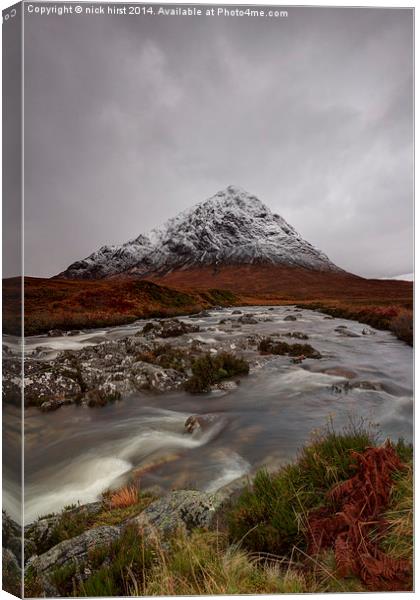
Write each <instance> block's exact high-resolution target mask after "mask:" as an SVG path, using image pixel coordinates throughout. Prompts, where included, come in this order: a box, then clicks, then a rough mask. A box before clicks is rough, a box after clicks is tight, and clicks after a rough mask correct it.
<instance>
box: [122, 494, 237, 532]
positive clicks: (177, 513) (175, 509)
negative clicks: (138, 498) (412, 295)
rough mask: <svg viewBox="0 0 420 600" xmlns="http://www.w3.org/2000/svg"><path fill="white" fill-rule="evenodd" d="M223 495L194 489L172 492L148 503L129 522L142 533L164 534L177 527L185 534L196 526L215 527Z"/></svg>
mask: <svg viewBox="0 0 420 600" xmlns="http://www.w3.org/2000/svg"><path fill="white" fill-rule="evenodd" d="M226 500H227V497H226V494H222V493H218V492H216V493H214V494H210V493H206V492H198V491H194V490H183V491H176V492H172V493H171V494H169V495H168V496H165V497H164V498H160V499H159V500H156V502H152V504H150V505H149V506H148V507H147V508H146V509H145V510H144V511H143V512H142V513H141V514H140V515H139V516H137V517H135V518H134V519H133V520H132V521H131V522H132V523H134V524H135V525H137V526H138V527H139V529H140V530H141V531H143V532H144V533H145V534H146V535H156V534H157V535H159V536H163V537H165V536H167V535H169V534H171V533H173V532H175V531H177V530H182V531H184V532H185V533H189V532H191V531H192V530H193V529H196V528H199V527H200V528H206V529H211V528H216V527H217V523H218V520H219V517H220V513H219V511H220V509H221V508H222V506H223V505H224V503H225V502H226Z"/></svg>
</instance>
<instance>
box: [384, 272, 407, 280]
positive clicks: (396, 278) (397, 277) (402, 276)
mask: <svg viewBox="0 0 420 600" xmlns="http://www.w3.org/2000/svg"><path fill="white" fill-rule="evenodd" d="M380 279H394V280H395V281H414V273H405V274H404V275H395V276H394V277H381V278H380Z"/></svg>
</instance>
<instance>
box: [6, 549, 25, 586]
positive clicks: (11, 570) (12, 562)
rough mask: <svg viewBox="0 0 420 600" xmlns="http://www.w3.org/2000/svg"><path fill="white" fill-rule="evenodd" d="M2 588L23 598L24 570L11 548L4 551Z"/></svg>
mask: <svg viewBox="0 0 420 600" xmlns="http://www.w3.org/2000/svg"><path fill="white" fill-rule="evenodd" d="M2 567H3V570H2V588H3V590H5V591H6V592H9V594H13V596H18V597H22V570H21V568H20V565H19V563H18V561H17V559H16V556H15V555H14V554H13V552H12V551H11V550H9V548H3V549H2Z"/></svg>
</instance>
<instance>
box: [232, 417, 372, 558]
mask: <svg viewBox="0 0 420 600" xmlns="http://www.w3.org/2000/svg"><path fill="white" fill-rule="evenodd" d="M373 443H374V436H373V434H372V433H371V431H369V429H368V428H365V427H364V426H349V427H348V428H347V430H346V431H344V432H343V433H336V432H335V431H334V429H333V428H332V426H329V428H328V430H327V432H326V433H325V432H324V433H320V434H318V436H317V437H315V438H314V439H313V441H312V443H311V444H310V445H308V446H305V447H304V448H303V449H302V451H301V453H300V455H299V457H298V460H297V462H295V463H292V464H289V465H286V466H285V467H284V468H282V469H281V470H280V471H279V472H278V473H274V474H270V473H268V472H267V471H264V470H262V471H260V472H259V473H257V476H256V477H255V480H254V483H253V485H252V486H249V487H248V488H247V489H245V490H244V491H243V492H242V494H241V496H240V497H239V499H238V500H237V501H236V503H235V505H234V506H233V507H232V509H231V510H230V512H229V515H228V523H229V532H230V537H231V540H232V541H241V543H242V545H243V546H244V547H245V548H248V549H249V550H251V551H256V552H270V553H274V554H284V553H289V552H290V551H291V549H292V547H293V546H298V547H299V546H302V547H303V546H304V537H305V536H304V531H305V518H306V514H307V512H308V511H309V510H311V509H313V508H316V507H318V506H321V505H323V504H324V503H325V495H326V493H327V492H328V490H329V489H330V488H331V487H332V486H333V485H335V484H336V483H338V482H340V481H344V480H345V479H348V478H349V477H351V476H352V475H353V474H354V469H353V467H352V460H351V458H350V451H351V450H356V451H359V452H362V451H363V450H364V449H365V448H366V447H368V446H370V445H372V444H373Z"/></svg>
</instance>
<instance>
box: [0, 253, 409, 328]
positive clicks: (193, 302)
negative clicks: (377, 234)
mask: <svg viewBox="0 0 420 600" xmlns="http://www.w3.org/2000/svg"><path fill="white" fill-rule="evenodd" d="M231 290H234V293H232V292H231ZM20 294H21V281H20V279H18V278H13V279H6V280H4V281H3V323H4V329H5V332H6V333H19V331H20V310H19V302H20ZM297 303H304V304H308V303H309V304H314V303H315V304H318V305H320V304H321V305H322V306H325V307H327V308H330V309H331V308H337V309H340V310H342V311H345V312H347V313H348V314H349V315H350V314H351V313H354V314H355V315H356V316H355V317H352V316H349V318H357V317H359V319H360V320H361V321H362V322H366V323H370V324H371V325H372V326H375V325H374V323H375V322H377V323H379V324H380V323H381V322H382V323H384V324H385V325H384V326H383V328H385V329H391V319H395V318H396V317H398V316H399V315H400V314H401V312H402V311H404V310H405V311H406V314H405V316H404V315H403V316H402V317H401V318H399V319H397V321H394V328H395V332H396V333H397V332H398V331H402V332H403V333H402V334H401V336H402V335H406V332H407V331H409V329H410V311H411V310H412V305H413V284H412V283H411V282H407V281H386V280H385V281H384V280H375V279H363V278H362V277H356V276H355V275H351V274H349V273H328V272H319V271H311V270H309V269H303V268H298V267H296V268H291V267H281V266H273V265H227V266H225V267H223V268H217V269H215V268H213V267H203V268H196V269H186V270H183V271H175V272H173V273H170V274H168V275H166V276H163V277H157V276H156V277H150V278H148V280H139V279H134V278H120V279H101V280H94V281H89V280H68V279H38V278H34V277H26V278H25V333H26V335H34V334H37V333H44V332H47V331H48V330H50V329H55V328H57V329H66V330H69V329H83V328H92V327H103V326H111V325H119V324H123V323H129V322H132V321H134V320H136V319H138V318H152V317H171V316H177V315H181V314H188V313H192V312H198V311H199V310H201V309H204V308H209V307H211V306H215V305H222V306H227V305H270V304H274V305H275V304H277V305H284V304H297ZM390 311H391V312H392V313H393V315H392V316H391V312H390ZM379 326H380V325H379ZM393 330H394V329H393ZM397 335H399V334H398V333H397ZM401 336H400V337H401ZM401 339H404V338H403V337H401Z"/></svg>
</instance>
